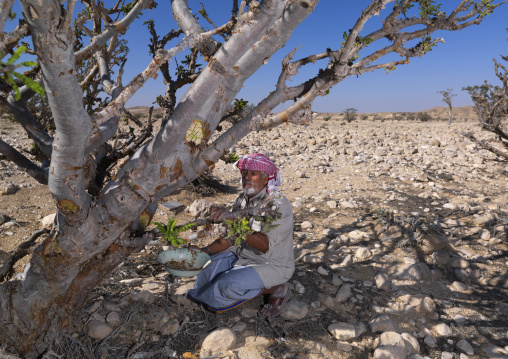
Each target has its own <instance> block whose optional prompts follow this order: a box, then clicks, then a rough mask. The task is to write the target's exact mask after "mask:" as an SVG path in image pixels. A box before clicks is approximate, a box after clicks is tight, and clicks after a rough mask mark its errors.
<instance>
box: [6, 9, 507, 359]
mask: <svg viewBox="0 0 508 359" xmlns="http://www.w3.org/2000/svg"><path fill="white" fill-rule="evenodd" d="M14 1H15V0H0V4H1V7H0V8H1V9H2V11H1V12H0V30H2V33H1V34H0V35H1V36H0V52H1V55H0V75H1V77H2V81H1V82H0V102H1V103H2V104H3V105H5V106H6V107H7V108H8V111H9V112H10V114H11V115H12V116H13V117H14V118H15V119H16V120H17V121H18V122H19V123H20V124H21V125H22V126H23V128H24V129H25V132H26V133H27V135H28V136H29V137H30V138H31V139H32V140H33V141H34V143H35V144H36V145H37V146H38V147H39V149H40V150H41V151H42V153H43V154H44V155H45V156H46V158H50V159H51V162H50V165H49V167H47V166H41V165H40V164H38V163H35V162H33V161H31V160H30V159H28V158H26V157H25V156H24V155H23V154H22V153H20V152H19V151H17V150H16V149H15V148H14V147H13V146H14V145H13V144H9V141H10V140H11V138H10V137H9V136H8V135H7V136H2V139H0V153H2V154H3V155H5V157H6V158H7V159H8V160H10V161H13V162H15V163H16V164H17V165H18V166H19V167H20V168H22V169H24V170H25V171H26V172H27V173H28V174H30V175H31V176H32V177H33V178H35V179H36V180H37V181H39V182H41V183H47V184H48V190H49V191H50V192H51V194H52V196H53V198H54V203H55V211H56V212H57V214H56V220H55V222H54V225H53V228H52V230H51V233H49V234H48V235H46V236H45V237H44V240H43V243H41V244H40V245H38V247H37V249H36V250H34V251H33V254H32V257H31V259H30V264H29V266H28V267H27V269H26V272H24V273H23V275H22V277H21V278H20V279H15V280H14V279H11V278H10V277H4V276H2V278H0V281H2V283H0V308H1V310H0V322H1V323H2V324H1V325H0V338H2V343H1V345H2V349H5V350H6V351H8V352H15V353H17V354H18V355H19V356H22V357H23V358H42V357H46V355H45V354H47V355H48V356H47V357H50V356H54V357H65V353H53V352H52V354H49V352H50V348H51V347H52V343H53V342H54V341H55V340H58V339H59V336H61V335H64V334H66V333H65V331H66V328H67V327H68V326H69V325H70V323H71V322H72V320H71V318H72V316H73V315H74V314H75V313H76V311H77V310H80V308H82V306H83V304H84V303H85V301H86V299H87V297H88V295H89V294H90V293H91V291H92V290H93V288H95V287H96V286H97V285H98V284H99V283H100V282H101V281H102V280H103V279H104V278H105V277H106V276H108V275H109V274H110V273H111V272H112V271H114V270H115V269H116V268H118V266H119V265H120V264H121V263H123V262H124V261H125V260H126V258H127V257H128V256H130V255H131V254H133V253H136V252H139V251H141V250H142V249H143V248H144V246H145V244H147V243H148V242H149V241H150V240H151V239H152V238H149V237H147V236H145V235H144V234H145V231H146V229H147V226H148V225H149V223H150V222H151V220H152V218H153V215H154V214H155V212H156V210H157V206H158V203H159V201H160V200H161V199H163V198H164V197H166V196H168V195H170V194H172V193H174V192H175V191H177V190H178V189H180V188H182V187H183V186H185V185H187V184H188V183H190V182H192V181H193V180H195V179H196V178H197V177H198V176H200V175H201V174H202V173H204V172H205V171H207V170H208V169H209V168H210V167H212V166H213V165H214V163H215V162H217V161H218V159H219V158H221V156H223V155H224V154H225V153H227V152H228V149H230V148H232V147H233V146H234V145H235V144H236V143H237V142H238V141H240V140H241V139H242V138H243V137H245V136H246V135H247V134H248V133H249V132H251V131H261V130H265V129H269V128H272V127H274V126H278V125H280V124H283V123H289V122H291V123H296V124H304V123H307V122H308V121H309V120H311V119H312V116H311V113H312V112H311V106H312V103H313V101H314V100H315V99H316V98H318V97H320V96H324V95H326V94H328V93H329V91H330V89H331V88H332V87H333V86H335V85H337V84H339V83H341V82H342V81H343V80H345V79H346V78H348V77H355V76H359V75H362V74H365V73H368V72H372V71H375V70H388V71H391V70H393V69H395V68H396V67H397V66H399V65H403V64H408V63H409V61H410V59H411V58H413V57H421V56H423V55H425V54H427V53H428V52H429V51H431V49H432V47H433V46H435V45H436V44H437V43H439V42H443V40H441V39H440V38H432V37H431V34H433V33H434V32H435V31H438V30H461V29H464V28H466V27H468V26H471V25H474V24H479V23H481V22H482V21H483V19H484V18H485V16H486V15H488V14H490V13H491V12H492V11H494V10H495V8H496V7H497V6H499V5H500V4H502V3H503V1H501V0H481V1H480V0H478V1H466V0H453V1H451V0H448V1H446V2H443V1H441V2H436V1H433V0H425V1H423V0H372V1H369V2H366V4H365V5H364V6H362V8H363V9H364V10H362V11H361V13H358V14H350V16H349V18H350V19H351V23H347V24H343V26H344V28H345V29H349V30H346V31H344V33H343V34H342V38H343V40H344V41H343V42H342V43H338V41H337V38H339V37H340V36H338V34H321V36H322V37H327V39H328V41H329V47H328V48H326V47H324V48H323V49H322V51H321V52H320V53H315V54H310V55H307V56H306V57H304V58H300V59H296V60H295V59H294V56H295V53H296V51H297V49H295V50H293V51H290V52H289V53H287V54H286V56H285V57H284V59H283V61H282V65H281V66H280V76H279V77H278V79H277V80H276V81H274V84H275V89H274V91H272V92H269V90H266V93H265V94H264V95H262V92H263V91H264V90H265V88H255V91H256V92H259V93H260V98H262V100H261V101H260V102H259V103H258V104H255V105H254V107H253V108H252V110H251V111H250V112H248V113H247V114H245V116H244V117H243V118H242V119H240V120H239V121H238V122H236V123H235V124H233V125H232V126H231V127H230V128H229V129H228V130H227V131H225V132H224V133H217V126H218V125H219V123H220V121H221V120H222V119H223V117H224V116H225V114H226V111H227V110H228V109H229V108H231V107H230V106H231V103H232V102H233V101H234V99H235V98H236V97H237V95H238V93H239V92H240V90H241V89H242V88H243V87H244V86H251V85H252V82H249V81H248V79H249V78H251V77H252V76H253V75H254V74H255V73H256V72H257V71H258V70H259V69H260V68H261V67H262V66H263V65H264V64H266V63H267V61H268V60H269V59H270V58H271V57H272V56H273V55H274V54H275V52H276V51H277V50H279V49H282V48H284V46H285V44H286V43H287V41H288V40H289V38H290V37H291V35H292V33H293V31H294V30H295V28H296V27H298V26H299V25H300V24H301V23H302V22H303V21H305V19H306V18H307V16H309V15H310V14H311V13H312V12H313V11H314V9H315V7H316V6H318V2H319V1H318V0H263V1H254V0H246V1H242V2H241V4H240V6H239V1H238V0H233V1H229V2H226V1H219V0H215V1H214V2H213V4H214V5H213V6H217V7H218V8H220V9H221V10H222V11H223V12H224V13H223V15H224V16H223V18H224V19H228V20H226V21H225V23H223V24H222V25H220V26H215V25H213V22H211V21H209V19H210V20H211V18H210V16H208V14H206V11H204V9H203V11H196V9H194V11H193V10H192V9H190V8H189V2H188V1H187V0H171V6H172V14H171V15H170V14H168V15H167V16H166V17H165V20H166V22H165V24H164V25H165V26H166V29H165V31H167V32H166V35H164V36H163V37H162V38H159V34H157V33H156V32H155V31H152V28H151V25H150V23H147V26H148V31H149V32H150V34H151V36H152V39H151V40H150V41H149V44H148V45H149V49H150V51H152V57H153V60H152V61H151V62H150V63H146V64H144V63H137V64H135V65H137V70H139V71H138V74H137V75H136V76H135V77H134V78H133V79H132V81H131V82H129V83H128V84H125V85H124V84H123V82H122V76H123V67H122V66H123V64H124V63H125V60H127V61H129V57H128V56H124V55H126V49H125V48H124V49H123V50H122V48H121V46H122V42H121V39H120V35H121V34H124V35H122V36H123V38H124V39H127V40H128V39H129V36H130V35H129V34H131V32H132V31H131V29H129V27H130V25H131V24H132V23H133V22H134V21H137V19H138V15H140V13H141V12H142V11H143V12H148V11H149V9H153V8H155V7H156V6H163V5H164V4H168V3H169V2H168V1H159V4H157V3H155V2H154V1H153V0H138V1H133V2H131V3H125V2H123V1H96V0H82V5H80V4H79V3H78V2H76V1H73V0H69V1H65V0H62V1H56V0H53V1H41V0H20V3H21V8H22V14H20V15H18V18H17V19H16V20H17V21H19V26H18V27H16V29H15V30H13V31H12V32H10V33H6V32H4V31H3V29H4V28H5V24H6V21H8V20H7V19H8V18H9V15H10V14H11V10H12V6H13V3H14ZM226 3H228V4H231V3H232V7H230V8H228V7H227V6H222V5H224V4H226ZM330 3H331V2H330V1H328V2H324V1H323V2H322V4H319V5H320V6H327V4H330ZM351 3H353V2H351ZM355 3H356V2H355ZM217 4H220V5H217ZM442 5H443V7H447V8H450V10H451V11H450V12H448V14H446V13H445V12H444V11H442V10H441V9H440V8H441V6H442ZM106 6H109V7H106ZM78 7H81V8H83V9H84V10H83V12H80V13H79V14H77V16H76V15H75V14H74V10H75V8H78ZM379 15H381V16H382V17H383V18H382V19H381V20H382V21H379V17H378V16H379ZM73 19H76V20H75V21H76V23H75V24H73V22H74V20H73ZM173 19H174V21H173ZM371 19H374V20H373V24H372V26H371V25H370V22H369V20H371ZM368 22H369V24H367V23H368ZM75 25H76V26H75ZM203 25H204V26H209V25H211V26H212V27H213V29H212V30H210V31H205V29H204V28H203ZM367 25H368V26H367ZM171 27H174V28H177V30H174V29H173V30H170V28H171ZM364 28H366V29H369V30H366V31H364ZM154 29H155V27H154ZM27 36H30V37H31V38H29V39H27V38H26V37H27ZM170 39H172V43H171V45H169V40H170ZM23 43H25V44H32V45H30V46H33V48H30V49H27V53H29V54H32V56H34V57H35V59H36V61H34V63H35V62H36V64H28V63H26V64H25V65H23V64H22V63H20V62H18V60H19V59H20V57H19V56H20V52H21V50H19V49H21V48H22V44H23ZM371 44H374V45H371ZM133 45H137V46H138V49H137V50H135V51H143V50H140V48H141V49H144V47H145V46H146V45H147V44H145V43H142V44H138V43H136V42H130V43H129V46H131V47H132V46H133ZM139 46H141V47H139ZM131 51H133V50H132V49H131ZM114 54H117V56H116V57H115V55H114ZM15 55H16V56H17V57H16V56H15ZM394 55H399V56H400V58H395V56H394ZM115 58H116V60H115ZM84 62H86V64H84V65H83V63H84ZM170 62H171V63H172V64H174V66H175V67H174V69H175V71H174V73H172V72H169V69H168V70H166V66H169V63H170ZM199 63H202V64H203V66H200V65H199ZM205 63H206V65H205ZM312 64H314V66H315V67H316V68H315V69H313V70H315V72H314V74H313V75H311V76H310V77H307V78H304V79H303V81H302V82H299V81H298V82H291V83H290V80H293V81H295V80H296V79H297V78H298V79H300V78H301V77H300V76H304V75H303V74H299V76H298V77H297V75H298V72H299V70H300V69H301V68H302V67H303V66H306V65H309V66H312ZM22 66H28V67H29V70H28V71H26V72H24V73H20V72H18V68H20V67H22ZM171 66H173V65H171ZM113 70H115V72H114V73H115V74H116V77H114V76H113ZM313 70H311V71H313ZM159 73H162V76H163V77H164V84H165V85H166V90H165V93H164V94H161V95H160V98H158V100H159V101H161V106H162V107H163V108H164V109H165V110H166V113H165V117H164V121H162V124H161V127H160V130H159V132H158V133H157V134H156V135H155V136H153V137H152V136H151V121H148V122H147V123H141V125H142V126H143V128H142V129H143V130H142V131H141V134H139V135H135V134H134V131H131V130H130V129H129V131H128V133H127V134H125V135H126V136H127V138H124V139H119V137H118V135H119V131H120V126H119V122H120V120H121V116H123V114H124V112H125V110H124V108H125V104H126V103H127V101H128V100H129V99H130V98H131V97H132V96H133V95H134V94H135V93H136V92H137V91H138V90H139V89H140V88H141V87H143V86H144V85H145V84H146V83H147V81H148V80H149V79H151V78H155V77H157V75H158V74H159ZM306 73H308V72H306ZM170 75H171V76H170ZM92 83H93V85H92ZM184 84H186V85H188V88H187V89H186V92H185V94H183V96H182V97H181V98H180V100H179V101H177V98H176V96H175V94H176V89H178V88H182V86H183V85H184ZM179 86H180V87H179ZM267 86H268V84H267ZM100 89H103V90H104V93H105V94H103V95H100V94H99V93H98V90H100ZM35 94H39V96H45V99H46V100H47V104H48V105H49V109H50V111H51V117H52V121H53V124H54V128H53V129H48V130H47V131H46V129H45V128H44V127H43V126H42V125H41V124H39V123H38V121H37V119H36V116H37V115H38V114H37V111H36V110H35V113H31V112H30V110H29V109H28V108H27V101H28V100H29V99H30V98H32V97H33V96H35ZM263 96H265V97H263ZM287 103H289V105H288V106H287V107H285V108H284V109H283V110H282V111H280V112H278V113H272V111H274V109H275V108H278V106H284V104H287ZM355 112H356V110H355ZM351 113H352V114H354V112H351ZM127 116H128V115H127ZM131 119H132V121H133V122H135V121H136V120H138V119H136V118H135V117H134V116H132V118H130V117H129V121H131ZM138 121H139V120H138ZM2 134H3V132H2ZM214 135H216V136H214ZM116 156H125V157H124V158H123V161H122V165H121V166H117V167H116V168H115V169H114V171H108V169H110V168H111V166H112V164H113V163H112V162H109V161H112V160H114V159H115V157H116ZM108 173H111V174H112V176H109V175H108ZM11 257H12V256H11ZM13 262H15V261H12V260H9V261H7V262H2V263H0V272H2V273H7V272H9V271H10V269H11V268H7V271H5V270H4V269H5V268H6V267H8V266H11V267H12V265H13Z"/></svg>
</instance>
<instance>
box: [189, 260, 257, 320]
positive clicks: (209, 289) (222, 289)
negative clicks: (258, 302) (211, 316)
mask: <svg viewBox="0 0 508 359" xmlns="http://www.w3.org/2000/svg"><path fill="white" fill-rule="evenodd" d="M237 260H238V258H237V256H236V255H235V254H234V253H233V252H228V251H226V252H221V253H217V254H214V255H213V256H212V263H211V264H210V265H209V266H208V267H207V268H205V269H204V270H203V271H202V272H201V273H199V274H198V276H197V278H196V282H195V283H194V289H191V290H189V292H188V293H187V295H188V296H190V297H192V298H194V299H196V300H198V301H200V302H202V303H204V304H206V305H207V306H208V308H210V309H211V310H213V311H216V312H223V311H225V310H228V309H231V308H235V307H237V306H239V305H240V304H243V303H245V302H246V301H248V300H249V299H252V298H254V297H257V296H258V295H260V294H261V292H262V291H263V289H264V285H263V281H262V280H261V278H260V277H259V275H258V274H257V273H256V271H255V270H254V269H252V268H251V267H234V265H235V263H236V261H237Z"/></svg>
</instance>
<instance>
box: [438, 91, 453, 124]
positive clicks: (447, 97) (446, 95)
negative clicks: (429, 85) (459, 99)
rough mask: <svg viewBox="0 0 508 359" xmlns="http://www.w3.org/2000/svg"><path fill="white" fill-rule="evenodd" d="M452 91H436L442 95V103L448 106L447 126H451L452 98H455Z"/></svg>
mask: <svg viewBox="0 0 508 359" xmlns="http://www.w3.org/2000/svg"><path fill="white" fill-rule="evenodd" d="M452 91H453V90H452V89H447V90H443V91H438V93H440V94H441V95H443V100H442V101H443V102H444V103H446V104H447V105H448V126H450V125H451V124H452V97H454V96H457V94H454V93H453V92H452Z"/></svg>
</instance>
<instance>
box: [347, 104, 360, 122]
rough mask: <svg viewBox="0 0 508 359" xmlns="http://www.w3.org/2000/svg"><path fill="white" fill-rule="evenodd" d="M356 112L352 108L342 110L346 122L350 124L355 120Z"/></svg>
mask: <svg viewBox="0 0 508 359" xmlns="http://www.w3.org/2000/svg"><path fill="white" fill-rule="evenodd" d="M357 112H358V110H357V109H356V108H352V107H349V108H346V109H345V110H344V115H345V119H346V121H347V122H351V121H354V120H356V113H357Z"/></svg>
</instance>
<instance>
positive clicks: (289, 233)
mask: <svg viewBox="0 0 508 359" xmlns="http://www.w3.org/2000/svg"><path fill="white" fill-rule="evenodd" d="M234 166H235V167H237V168H238V169H239V170H240V174H241V179H242V188H243V192H242V193H241V194H240V195H239V196H238V198H237V199H236V201H235V203H234V205H233V208H232V212H229V211H227V210H226V209H225V208H214V209H213V210H212V213H211V215H210V219H212V220H213V221H221V220H223V219H227V218H230V217H231V213H234V212H235V211H238V210H244V209H248V208H253V207H266V206H268V205H270V206H271V207H272V208H274V207H273V206H275V207H276V211H277V212H278V213H279V215H280V218H278V219H277V220H276V221H275V222H273V223H272V224H271V226H270V228H269V230H268V231H263V230H262V229H261V228H260V225H259V223H256V221H255V220H254V218H251V219H250V221H249V224H250V226H251V229H252V230H253V231H254V232H253V233H251V234H248V235H247V237H246V240H245V241H244V242H242V244H241V245H235V244H234V241H230V240H229V239H226V238H225V237H219V238H218V239H216V240H215V241H214V242H213V243H211V244H210V245H208V246H207V247H204V248H201V250H203V251H205V252H207V253H209V254H210V255H211V257H212V263H211V264H210V266H208V267H207V268H206V269H205V270H203V271H202V272H201V273H200V274H199V275H198V276H197V278H196V282H195V285H194V288H193V289H191V290H190V291H189V292H188V296H189V297H190V298H192V299H194V300H197V301H199V302H201V303H203V304H205V305H206V307H208V308H209V309H210V310H212V311H215V312H223V311H226V310H228V309H232V308H235V307H237V306H239V305H241V304H243V303H245V302H246V301H248V300H250V299H252V298H254V297H257V296H258V295H267V296H266V297H267V298H266V299H267V300H266V304H265V305H264V306H263V307H262V308H261V310H260V311H259V315H260V316H262V317H276V316H278V315H279V314H280V312H281V310H282V308H283V307H284V305H285V304H286V303H287V301H288V299H289V297H290V294H291V291H290V289H289V288H288V286H287V285H286V282H287V281H288V280H289V279H290V278H291V276H292V275H293V272H294V270H295V263H294V252H293V211H292V208H291V204H290V203H289V201H288V200H287V199H286V197H284V196H283V195H282V194H281V193H280V190H279V188H278V187H279V186H280V185H281V184H282V177H281V173H280V170H279V169H278V168H277V167H276V166H275V164H274V163H273V162H272V161H271V160H270V159H269V158H268V157H266V156H265V155H262V154H259V153H255V154H252V155H247V156H245V157H243V158H242V159H240V160H239V161H238V162H236V163H235V164H234Z"/></svg>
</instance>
